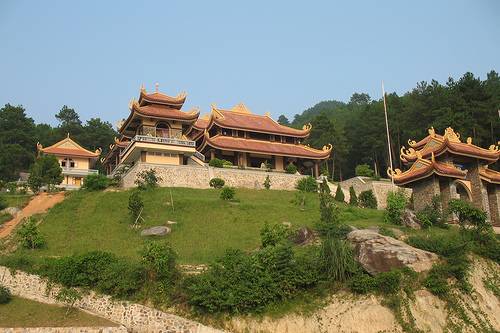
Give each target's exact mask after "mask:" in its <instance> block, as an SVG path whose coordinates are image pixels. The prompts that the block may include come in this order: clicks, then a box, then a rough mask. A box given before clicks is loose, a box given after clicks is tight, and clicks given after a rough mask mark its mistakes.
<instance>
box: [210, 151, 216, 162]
mask: <svg viewBox="0 0 500 333" xmlns="http://www.w3.org/2000/svg"><path fill="white" fill-rule="evenodd" d="M214 158H215V150H214V149H212V150H210V160H213V159H214Z"/></svg>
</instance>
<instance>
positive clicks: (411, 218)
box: [401, 208, 421, 229]
mask: <svg viewBox="0 0 500 333" xmlns="http://www.w3.org/2000/svg"><path fill="white" fill-rule="evenodd" d="M401 220H402V221H403V225H404V226H407V227H408V228H412V229H420V228H421V225H420V224H421V223H420V221H419V220H418V218H417V216H416V215H415V213H414V212H413V211H412V210H411V209H408V208H406V209H405V211H404V213H403V217H402V219H401Z"/></svg>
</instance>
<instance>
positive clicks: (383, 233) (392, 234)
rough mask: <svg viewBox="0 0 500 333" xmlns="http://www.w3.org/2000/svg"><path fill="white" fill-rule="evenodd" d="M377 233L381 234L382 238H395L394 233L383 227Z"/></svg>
mask: <svg viewBox="0 0 500 333" xmlns="http://www.w3.org/2000/svg"><path fill="white" fill-rule="evenodd" d="M378 233H379V234H381V235H384V236H389V237H392V238H397V237H396V234H395V233H394V231H392V230H391V229H387V228H386V227H384V226H382V227H380V228H379V230H378Z"/></svg>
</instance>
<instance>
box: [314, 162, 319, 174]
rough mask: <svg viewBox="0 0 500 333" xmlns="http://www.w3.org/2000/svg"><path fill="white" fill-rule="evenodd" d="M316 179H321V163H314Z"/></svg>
mask: <svg viewBox="0 0 500 333" xmlns="http://www.w3.org/2000/svg"><path fill="white" fill-rule="evenodd" d="M314 177H319V162H318V161H315V162H314Z"/></svg>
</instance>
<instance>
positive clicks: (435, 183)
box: [412, 175, 440, 212]
mask: <svg viewBox="0 0 500 333" xmlns="http://www.w3.org/2000/svg"><path fill="white" fill-rule="evenodd" d="M412 190H413V207H414V209H415V211H416V212H418V211H421V210H423V209H424V208H425V207H427V206H429V205H431V203H432V198H433V197H434V196H435V195H439V193H440V188H439V179H438V178H437V176H435V175H432V176H430V177H427V178H425V179H422V180H420V181H417V182H416V183H414V185H413V187H412Z"/></svg>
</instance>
